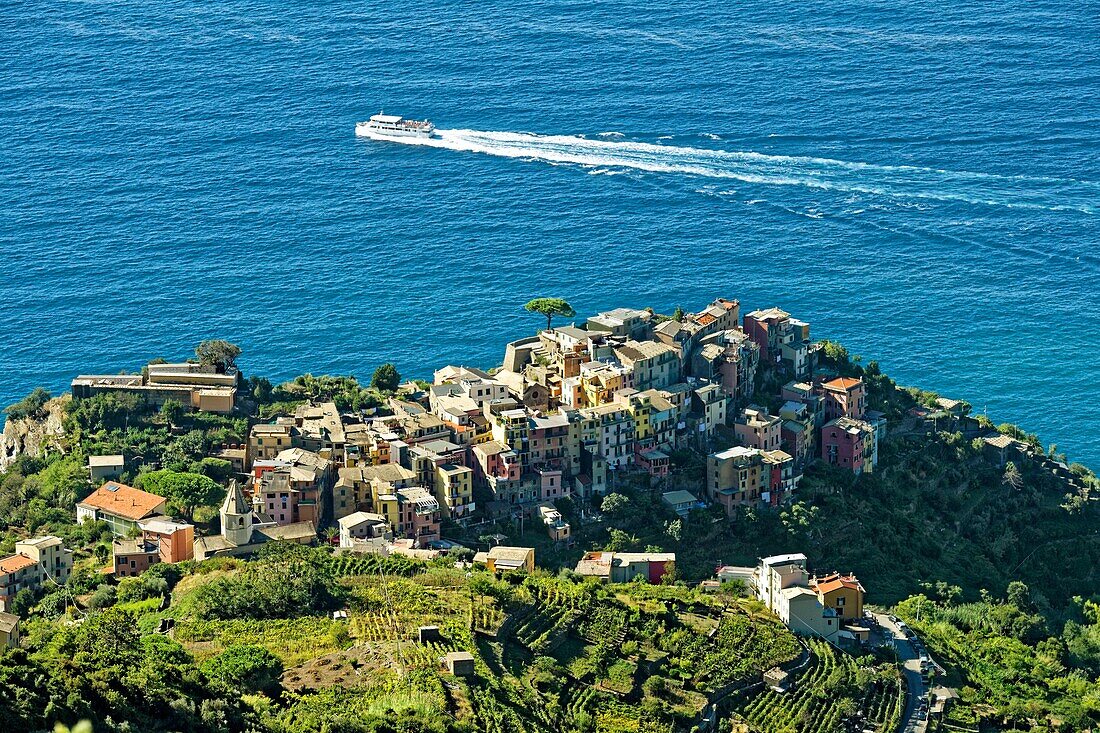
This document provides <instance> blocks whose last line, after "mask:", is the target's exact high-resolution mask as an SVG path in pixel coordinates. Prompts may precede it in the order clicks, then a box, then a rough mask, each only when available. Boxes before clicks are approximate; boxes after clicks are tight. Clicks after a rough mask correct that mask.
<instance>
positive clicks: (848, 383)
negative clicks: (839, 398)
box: [825, 377, 863, 390]
mask: <svg viewBox="0 0 1100 733" xmlns="http://www.w3.org/2000/svg"><path fill="white" fill-rule="evenodd" d="M862 382H863V380H862V379H853V378H852V377H837V378H836V379H830V380H829V381H828V382H826V383H825V386H826V387H828V388H830V389H844V390H848V389H851V388H852V387H855V386H856V385H858V384H861V383H862Z"/></svg>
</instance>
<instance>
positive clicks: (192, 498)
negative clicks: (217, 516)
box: [141, 470, 221, 517]
mask: <svg viewBox="0 0 1100 733" xmlns="http://www.w3.org/2000/svg"><path fill="white" fill-rule="evenodd" d="M141 488H142V489H144V490H145V491H148V492H150V493H153V494H156V495H157V496H163V497H164V498H166V499H168V501H169V502H170V503H172V504H173V505H175V506H176V508H177V509H179V511H180V512H181V513H182V514H183V515H184V516H187V517H190V516H192V515H193V514H194V512H195V509H196V508H197V507H200V506H206V505H207V504H213V503H214V502H215V501H217V500H218V495H219V494H220V493H221V487H220V486H218V485H217V484H216V483H215V482H214V481H213V479H211V478H210V477H208V476H203V475H202V474H198V473H187V472H183V473H177V472H176V471H168V470H164V471H151V472H150V473H147V474H144V475H143V476H142V477H141Z"/></svg>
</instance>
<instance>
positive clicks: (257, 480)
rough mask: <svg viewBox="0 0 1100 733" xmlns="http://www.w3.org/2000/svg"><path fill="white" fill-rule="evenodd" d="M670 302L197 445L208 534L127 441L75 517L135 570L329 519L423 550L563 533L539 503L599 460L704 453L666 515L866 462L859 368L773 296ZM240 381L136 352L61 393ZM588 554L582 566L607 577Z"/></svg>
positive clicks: (547, 504)
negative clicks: (149, 481) (216, 515)
mask: <svg viewBox="0 0 1100 733" xmlns="http://www.w3.org/2000/svg"><path fill="white" fill-rule="evenodd" d="M677 315H678V316H679V317H673V318H669V317H660V316H656V315H655V314H653V313H652V312H650V311H645V310H631V309H625V308H620V309H616V310H613V311H608V312H606V313H600V314H597V315H595V316H592V317H591V318H589V319H587V321H585V322H584V323H583V324H581V325H568V326H557V327H551V328H547V329H546V330H543V331H541V332H540V333H539V334H538V335H537V336H535V337H531V338H527V339H522V340H519V341H515V342H513V343H510V344H507V346H506V347H505V350H504V354H503V365H502V366H501V367H500V368H498V369H494V370H491V371H484V370H482V369H479V368H475V367H470V366H454V365H450V366H444V367H442V368H440V369H438V370H436V372H435V373H434V379H433V382H432V383H431V384H422V383H413V382H410V383H407V384H404V385H400V386H399V388H398V389H397V390H395V392H394V394H392V395H390V396H389V397H388V398H387V400H386V404H385V406H384V408H382V409H373V410H370V411H364V410H359V411H347V410H344V411H342V410H340V409H339V408H338V407H337V405H336V404H335V403H334V402H331V401H329V402H319V403H315V404H314V403H311V402H306V403H304V404H299V405H297V406H296V407H295V409H294V411H293V414H288V415H286V416H282V417H277V418H275V419H273V420H271V421H270V422H260V423H257V424H254V425H252V427H251V429H250V433H249V436H248V441H247V443H245V444H230V445H225V446H222V447H220V448H219V449H217V450H215V451H212V453H211V457H212V458H216V459H221V460H225V461H228V462H229V463H230V464H231V466H232V471H233V479H232V481H231V482H230V484H229V489H228V491H227V495H226V498H225V502H224V504H223V505H222V507H221V532H220V534H216V535H203V534H202V533H201V532H200V533H196V532H195V528H194V527H193V526H191V525H189V524H187V523H184V522H180V521H176V520H171V519H169V518H167V517H165V516H164V515H163V512H164V509H165V506H164V504H165V502H164V499H163V498H161V497H158V496H156V495H155V494H151V493H148V492H142V491H139V490H137V489H135V488H133V487H131V486H128V485H126V484H124V483H121V482H120V481H119V480H118V479H119V477H120V476H121V475H122V474H123V473H124V472H126V471H127V469H128V457H127V456H125V455H100V456H90V457H89V459H88V469H89V471H90V477H91V479H92V481H93V482H100V483H101V484H102V485H101V486H99V488H98V489H97V490H96V491H94V492H93V493H92V494H91V495H89V496H88V497H86V498H85V499H83V500H82V501H81V503H80V504H79V505H78V507H77V520H78V521H83V520H84V519H88V518H90V519H101V520H103V521H106V522H108V524H109V525H110V526H111V527H112V529H114V530H115V531H116V533H117V534H119V535H123V536H125V535H127V534H129V533H134V532H135V531H136V530H140V531H141V537H139V538H136V539H131V540H128V541H126V542H122V541H119V542H116V543H115V550H114V554H115V565H116V572H120V573H122V572H126V571H127V570H129V571H131V572H140V571H141V570H142V569H144V568H146V567H148V566H149V564H150V563H152V562H155V561H157V560H158V559H163V560H166V561H178V560H182V559H190V558H191V557H195V558H198V559H204V558H207V557H212V556H216V555H240V554H247V553H248V552H251V551H253V550H254V549H255V547H256V545H258V544H260V543H263V542H267V541H270V540H272V539H279V540H290V541H296V542H312V541H313V540H314V539H316V537H317V535H318V532H319V531H320V530H322V529H324V528H326V527H334V526H335V527H338V529H339V542H340V546H341V547H344V548H347V549H356V550H372V551H378V550H379V549H385V548H391V549H392V548H399V549H404V550H406V551H411V550H420V549H424V550H427V549H430V548H433V547H434V546H436V545H438V544H439V542H440V541H441V540H442V539H443V538H442V536H441V523H442V522H444V521H453V522H457V523H460V524H461V523H464V522H468V521H469V520H471V518H474V517H484V516H486V515H488V516H496V515H501V514H508V515H514V514H517V513H522V514H523V515H525V517H527V518H529V519H530V520H531V521H536V522H542V523H544V524H545V526H546V531H547V533H548V535H549V536H550V537H551V538H553V539H555V540H568V538H569V537H570V527H569V525H568V523H566V522H565V521H564V520H563V518H562V515H561V513H560V512H559V511H558V510H557V509H556V508H555V507H554V502H555V501H558V500H560V499H563V498H566V497H572V498H579V499H582V500H586V499H591V498H592V497H599V496H602V495H605V494H607V493H608V492H609V490H610V487H612V486H613V485H614V482H615V477H616V475H617V474H625V473H629V472H644V473H646V474H648V475H649V476H651V477H652V478H653V480H654V481H659V480H660V479H662V478H664V477H666V476H667V475H668V473H669V470H670V463H671V456H672V455H673V454H674V453H676V452H677V451H692V452H695V453H697V454H699V455H700V456H705V459H706V463H707V468H706V482H705V485H704V486H700V487H699V488H698V490H697V491H696V492H689V491H684V490H680V491H675V492H669V493H667V494H666V495H665V500H666V501H667V502H668V503H669V505H670V506H672V507H673V508H674V509H675V510H676V511H677V512H679V513H686V512H687V511H690V510H691V509H692V508H693V507H697V506H701V505H704V504H716V505H718V506H721V507H722V508H723V509H724V510H725V511H726V512H727V514H728V515H730V516H732V515H733V513H734V511H735V510H736V508H737V507H739V506H744V505H757V504H767V505H771V506H778V505H782V504H784V503H786V502H788V501H789V500H790V498H791V497H792V495H793V494H794V493H795V492H796V490H797V486H798V482H799V479H800V478H801V476H802V472H803V470H804V468H805V467H806V466H807V464H809V463H810V462H813V461H824V462H827V463H829V464H832V465H835V466H838V467H841V468H843V469H844V470H847V471H851V472H852V473H854V474H859V473H862V472H865V471H866V472H870V471H873V470H874V468H875V465H876V463H877V460H878V458H877V456H878V443H879V440H880V438H881V437H882V436H883V435H884V432H885V426H886V420H885V417H884V416H883V414H882V413H880V412H875V411H873V410H868V409H867V406H866V396H865V388H864V384H863V381H862V380H861V379H853V378H846V377H837V376H836V375H835V374H832V373H830V372H829V371H827V370H821V369H816V368H815V364H816V359H815V357H816V354H817V352H818V349H819V345H815V344H814V343H812V342H811V341H810V332H809V331H810V329H809V326H808V324H806V323H803V322H802V321H799V320H797V319H795V318H792V317H791V316H790V315H789V314H787V313H785V312H784V311H782V310H779V309H777V308H772V309H768V310H761V311H753V312H751V313H747V314H745V315H744V317H743V318H742V316H741V313H740V304H739V303H738V302H737V301H736V300H726V299H722V298H720V299H718V300H715V301H714V302H713V303H711V304H710V305H709V306H707V307H706V308H704V309H703V310H702V311H700V312H698V313H689V314H677ZM763 371H767V372H768V374H769V376H771V377H772V379H773V380H774V378H775V376H776V375H779V376H782V377H783V378H784V381H783V382H782V384H781V387H780V389H779V390H778V391H777V392H776V393H775V394H774V395H770V397H771V398H772V400H771V401H776V400H778V404H779V407H778V409H777V410H776V411H775V414H771V413H769V412H768V410H767V409H765V408H764V407H762V406H760V405H758V404H754V403H753V401H752V400H753V397H754V395H756V394H757V390H758V388H759V384H760V380H759V379H758V377H759V376H760V375H761V373H762V372H763ZM238 379H239V375H238V374H237V372H236V370H235V369H234V368H228V369H222V370H219V369H217V368H216V367H214V366H203V365H200V364H195V363H180V364H150V365H148V366H147V367H146V369H145V374H144V375H133V376H128V375H122V376H110V375H93V376H79V377H77V378H76V379H74V380H73V383H72V393H73V397H74V399H77V400H79V399H82V398H88V397H92V396H94V395H96V394H105V393H125V394H129V395H134V396H137V397H139V398H141V399H142V400H144V401H145V402H146V403H148V404H151V405H154V406H163V405H164V404H165V403H168V402H169V401H177V402H178V403H180V404H182V405H183V406H185V407H188V408H191V409H194V410H197V411H207V412H212V413H232V412H233V411H234V410H235V409H236V408H237V407H238ZM368 413H373V414H368ZM476 496H481V497H484V500H483V501H480V502H479V501H477V500H476V499H475V497H476ZM163 548H171V549H168V550H166V549H163ZM605 565H606V564H601V563H598V562H592V563H586V564H585V565H584V568H585V569H586V571H587V572H603V573H604V574H605V575H606V571H602V570H600V568H601V567H604V566H605Z"/></svg>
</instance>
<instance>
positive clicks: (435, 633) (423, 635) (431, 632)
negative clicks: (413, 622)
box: [417, 626, 443, 644]
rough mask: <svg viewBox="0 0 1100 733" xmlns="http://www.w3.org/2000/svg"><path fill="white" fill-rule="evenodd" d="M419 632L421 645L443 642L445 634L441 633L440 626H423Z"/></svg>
mask: <svg viewBox="0 0 1100 733" xmlns="http://www.w3.org/2000/svg"><path fill="white" fill-rule="evenodd" d="M417 631H418V638H419V639H420V643H421V644H427V643H429V642H433V641H443V634H441V633H439V627H438V626H421V627H420V628H419V629H418V630H417Z"/></svg>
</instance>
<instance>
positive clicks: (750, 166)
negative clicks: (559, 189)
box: [387, 130, 1100, 214]
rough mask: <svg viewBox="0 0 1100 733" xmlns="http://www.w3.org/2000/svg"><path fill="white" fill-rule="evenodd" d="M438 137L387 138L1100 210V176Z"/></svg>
mask: <svg viewBox="0 0 1100 733" xmlns="http://www.w3.org/2000/svg"><path fill="white" fill-rule="evenodd" d="M436 132H437V136H436V137H433V138H412V137H410V138H387V139H388V140H392V141H394V142H400V143H404V144H408V145H421V146H427V147H434V148H445V149H448V150H457V151H464V152H473V153H483V154H486V155H495V156H501V157H505V158H521V159H524V160H534V161H540V162H545V163H551V164H558V165H560V164H575V165H581V166H586V167H594V168H612V169H615V168H629V169H634V170H641V171H648V172H653V173H679V174H687V175H694V176H703V177H707V178H724V179H733V180H738V181H744V182H746V183H754V184H761V185H771V186H804V187H808V188H815V189H823V190H835V191H846V192H853V193H863V194H872V195H881V196H889V197H893V198H900V199H928V200H937V201H959V202H965V203H971V204H986V205H990V206H1004V207H1015V208H1030V209H1045V210H1051V211H1078V212H1082V213H1086V214H1094V213H1097V212H1100V183H1095V182H1090V181H1077V180H1073V179H1068V178H1043V177H1029V176H1001V175H996V174H992V173H969V172H963V171H948V170H940V169H936V168H922V167H919V166H908V165H896V166H889V165H874V164H871V163H854V162H849V161H843V160H833V159H830V158H815V157H808V156H789V155H765V154H763V153H754V152H745V151H727V150H711V149H707V148H692V147H683V146H674V145H656V144H652V143H643V142H633V141H625V140H600V139H588V138H581V137H575V136H571V135H536V134H532V133H517V132H491V131H480V130H437V131H436Z"/></svg>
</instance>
